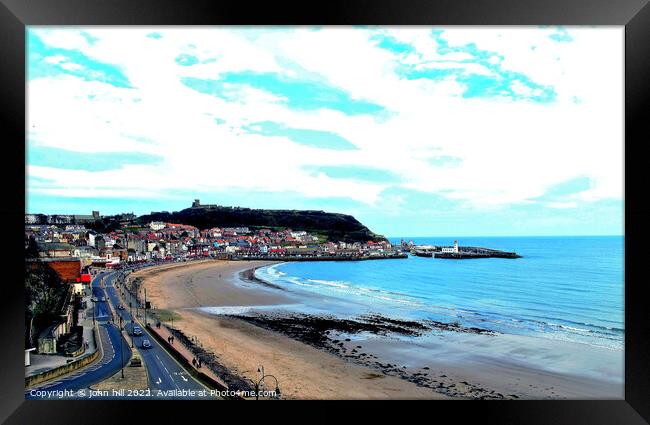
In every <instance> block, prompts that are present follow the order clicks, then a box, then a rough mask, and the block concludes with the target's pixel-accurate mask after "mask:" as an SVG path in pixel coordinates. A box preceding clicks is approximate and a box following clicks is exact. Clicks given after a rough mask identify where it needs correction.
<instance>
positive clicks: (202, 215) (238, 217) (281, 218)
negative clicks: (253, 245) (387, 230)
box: [137, 206, 384, 242]
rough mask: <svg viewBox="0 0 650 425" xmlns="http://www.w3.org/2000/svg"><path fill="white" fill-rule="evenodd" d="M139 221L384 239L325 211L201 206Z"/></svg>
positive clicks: (353, 239) (348, 217) (350, 218)
mask: <svg viewBox="0 0 650 425" xmlns="http://www.w3.org/2000/svg"><path fill="white" fill-rule="evenodd" d="M137 221H138V222H139V223H141V224H147V223H149V222H151V221H163V222H171V223H181V224H189V225H192V226H195V227H198V228H199V229H207V228H211V227H237V226H248V227H251V228H262V227H268V228H273V229H278V228H290V229H292V230H305V231H307V232H310V233H315V234H317V235H318V236H320V237H323V236H325V237H326V238H327V239H328V240H331V241H345V242H356V241H360V242H366V241H369V240H375V241H378V240H383V239H384V238H383V236H381V235H376V234H374V233H373V232H371V231H370V229H368V228H367V227H366V226H364V225H363V224H361V223H360V222H359V221H358V220H357V219H356V218H354V217H353V216H351V215H346V214H336V213H328V212H324V211H301V210H261V209H251V208H239V207H221V206H209V207H208V206H205V207H204V206H202V207H196V208H187V209H184V210H182V211H176V212H153V213H151V214H147V215H143V216H140V217H138V219H137Z"/></svg>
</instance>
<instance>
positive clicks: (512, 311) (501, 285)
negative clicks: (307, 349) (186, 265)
mask: <svg viewBox="0 0 650 425" xmlns="http://www.w3.org/2000/svg"><path fill="white" fill-rule="evenodd" d="M389 239H390V241H391V242H392V243H393V244H399V243H400V241H401V240H402V239H403V240H406V241H413V242H414V243H415V244H417V245H442V246H451V245H453V243H454V239H453V238H445V237H412V238H409V237H397V238H389ZM458 243H459V245H460V246H480V247H486V248H494V249H500V250H505V251H514V252H516V253H518V254H519V255H521V256H522V258H517V259H500V258H484V259H467V260H453V259H437V258H426V257H416V256H409V258H407V259H391V260H371V261H349V262H348V261H342V262H286V263H279V264H274V265H272V266H268V267H263V268H260V269H258V270H257V271H256V272H255V273H256V276H257V277H258V278H260V279H262V280H265V281H268V282H270V283H273V284H275V285H278V286H281V287H282V288H284V289H286V290H287V291H288V292H291V293H293V294H296V295H298V296H299V297H298V299H300V300H301V302H299V303H297V304H293V305H292V306H290V307H288V308H289V309H290V310H293V311H299V312H303V313H310V314H326V315H334V316H336V317H358V316H361V315H365V314H382V315H385V316H387V317H391V318H399V319H413V320H434V321H438V322H444V323H455V324H457V325H460V326H463V327H477V328H482V329H487V330H491V331H494V332H496V333H499V334H500V335H508V336H522V337H526V339H519V340H518V341H520V344H524V345H528V346H531V344H530V343H524V342H521V341H537V342H541V344H538V346H539V347H546V350H547V352H549V353H550V352H553V353H557V352H562V349H563V348H562V347H563V346H564V347H571V349H570V353H581V354H580V355H583V356H585V358H588V359H589V362H588V363H589V364H590V367H585V372H592V374H596V375H598V374H600V375H605V376H606V377H607V378H610V379H615V380H622V375H623V364H622V358H623V349H624V334H625V326H624V306H625V304H624V290H625V284H624V237H623V236H594V237H566V236H562V237H465V238H460V239H459V240H458ZM300 295H302V297H301V296H300ZM504 340H505V339H504ZM536 344H537V343H536ZM515 345H516V344H515ZM533 345H535V344H533ZM548 347H551V348H548ZM517 350H518V349H512V352H517ZM541 351H543V349H540V352H541ZM585 353H587V354H585ZM599 356H600V357H599ZM528 357H529V358H530V359H533V360H534V357H535V356H534V355H531V356H528ZM565 357H566V359H567V361H569V360H570V362H569V363H567V364H566V365H565V366H566V367H567V368H568V369H576V367H577V368H580V362H576V361H575V359H576V358H577V357H576V355H575V354H567V355H566V356H565ZM545 358H546V357H545ZM599 358H602V359H604V362H605V363H606V364H605V363H602V364H601V363H599V360H598V359H599ZM612 359H614V360H612ZM537 360H538V361H540V362H542V363H543V362H544V361H547V360H548V359H547V358H546V360H544V359H540V358H538V359H537Z"/></svg>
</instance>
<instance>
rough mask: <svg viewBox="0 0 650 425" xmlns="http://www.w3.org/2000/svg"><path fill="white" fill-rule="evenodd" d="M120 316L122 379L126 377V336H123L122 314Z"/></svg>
mask: <svg viewBox="0 0 650 425" xmlns="http://www.w3.org/2000/svg"><path fill="white" fill-rule="evenodd" d="M119 317H120V358H121V361H122V379H124V347H123V344H124V341H123V340H124V338H123V337H122V316H119Z"/></svg>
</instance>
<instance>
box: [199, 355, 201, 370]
mask: <svg viewBox="0 0 650 425" xmlns="http://www.w3.org/2000/svg"><path fill="white" fill-rule="evenodd" d="M199 369H201V358H200V357H199Z"/></svg>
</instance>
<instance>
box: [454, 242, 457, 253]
mask: <svg viewBox="0 0 650 425" xmlns="http://www.w3.org/2000/svg"><path fill="white" fill-rule="evenodd" d="M454 252H455V253H456V254H457V253H458V241H454Z"/></svg>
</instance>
